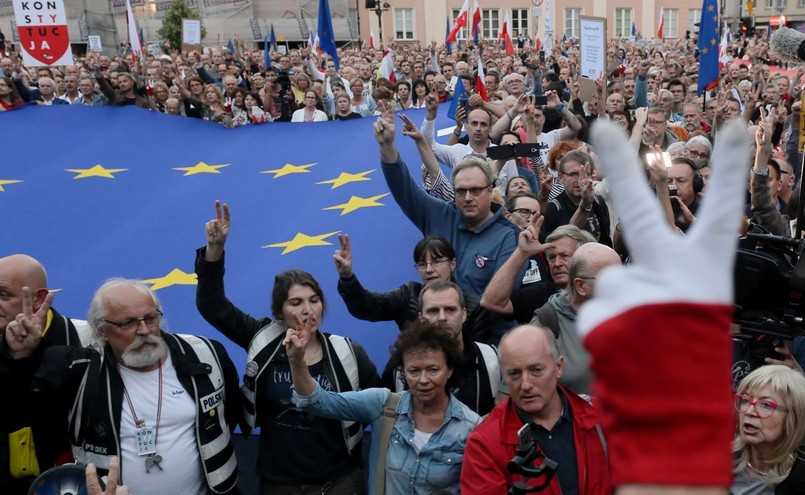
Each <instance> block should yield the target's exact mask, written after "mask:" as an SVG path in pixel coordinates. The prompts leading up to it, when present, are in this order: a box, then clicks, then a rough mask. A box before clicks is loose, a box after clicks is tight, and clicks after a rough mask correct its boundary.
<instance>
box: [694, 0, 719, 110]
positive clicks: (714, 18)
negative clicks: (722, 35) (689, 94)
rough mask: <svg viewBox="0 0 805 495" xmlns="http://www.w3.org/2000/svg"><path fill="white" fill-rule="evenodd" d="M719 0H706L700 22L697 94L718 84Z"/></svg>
mask: <svg viewBox="0 0 805 495" xmlns="http://www.w3.org/2000/svg"><path fill="white" fill-rule="evenodd" d="M718 40H719V36H718V2H717V1H716V0H704V2H703V3H702V20H701V21H700V24H699V42H698V44H697V45H696V47H697V48H698V49H699V86H698V88H697V90H696V94H697V95H701V94H702V93H703V92H704V91H706V90H709V89H712V88H713V87H714V86H715V85H716V84H718Z"/></svg>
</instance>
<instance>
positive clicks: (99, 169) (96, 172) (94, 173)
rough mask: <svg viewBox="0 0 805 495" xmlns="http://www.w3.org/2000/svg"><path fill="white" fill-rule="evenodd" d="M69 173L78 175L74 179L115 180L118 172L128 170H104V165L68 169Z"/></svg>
mask: <svg viewBox="0 0 805 495" xmlns="http://www.w3.org/2000/svg"><path fill="white" fill-rule="evenodd" d="M66 170H67V171H68V172H73V173H76V174H78V175H76V176H75V177H73V179H86V178H87V177H103V178H105V179H114V178H115V176H114V175H112V174H116V173H118V172H125V171H126V170H128V169H127V168H104V167H103V165H100V164H99V165H95V166H94V167H92V168H68V169H66Z"/></svg>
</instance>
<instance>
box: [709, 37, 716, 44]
mask: <svg viewBox="0 0 805 495" xmlns="http://www.w3.org/2000/svg"><path fill="white" fill-rule="evenodd" d="M710 44H711V45H713V46H715V44H716V39H715V38H713V39H711V40H710Z"/></svg>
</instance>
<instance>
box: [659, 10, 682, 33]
mask: <svg viewBox="0 0 805 495" xmlns="http://www.w3.org/2000/svg"><path fill="white" fill-rule="evenodd" d="M663 17H664V19H665V23H664V24H663V27H662V30H663V36H664V37H665V38H679V10H677V9H665V14H664V16H663Z"/></svg>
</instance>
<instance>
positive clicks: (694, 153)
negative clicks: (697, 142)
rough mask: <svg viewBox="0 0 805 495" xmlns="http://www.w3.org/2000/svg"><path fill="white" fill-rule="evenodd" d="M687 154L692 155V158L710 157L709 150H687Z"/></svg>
mask: <svg viewBox="0 0 805 495" xmlns="http://www.w3.org/2000/svg"><path fill="white" fill-rule="evenodd" d="M688 155H690V156H692V157H693V158H710V152H709V151H696V150H688Z"/></svg>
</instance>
